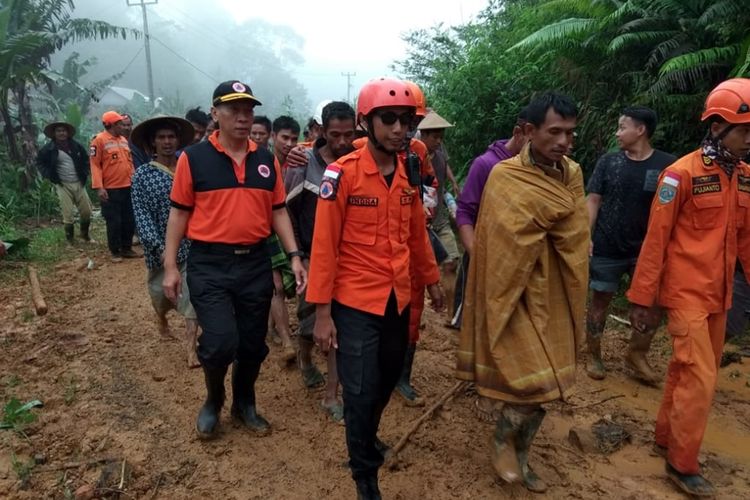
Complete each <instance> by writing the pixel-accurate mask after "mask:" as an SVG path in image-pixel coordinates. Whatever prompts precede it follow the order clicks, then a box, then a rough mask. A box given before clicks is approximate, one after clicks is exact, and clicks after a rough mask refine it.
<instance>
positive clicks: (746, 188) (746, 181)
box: [737, 175, 750, 193]
mask: <svg viewBox="0 0 750 500" xmlns="http://www.w3.org/2000/svg"><path fill="white" fill-rule="evenodd" d="M737 189H738V190H739V191H742V192H743V193H750V176H747V175H739V176H737Z"/></svg>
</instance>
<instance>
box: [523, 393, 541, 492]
mask: <svg viewBox="0 0 750 500" xmlns="http://www.w3.org/2000/svg"><path fill="white" fill-rule="evenodd" d="M546 413H547V412H546V411H544V409H542V408H539V409H538V410H535V411H534V412H533V413H532V414H531V415H529V416H527V417H526V420H524V422H523V424H522V425H521V429H520V430H519V432H518V434H517V435H516V438H515V445H516V456H518V465H519V467H520V468H521V476H522V477H523V484H524V486H526V489H528V490H529V491H533V492H534V493H544V492H545V491H547V485H546V484H545V482H544V481H542V480H541V479H540V478H539V476H537V475H536V473H535V472H534V471H533V470H532V469H531V467H529V449H530V448H531V443H532V442H533V441H534V437H535V436H536V433H537V431H539V427H540V426H541V425H542V420H544V415H545V414H546Z"/></svg>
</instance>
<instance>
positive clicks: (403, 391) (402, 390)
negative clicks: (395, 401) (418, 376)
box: [396, 344, 424, 406]
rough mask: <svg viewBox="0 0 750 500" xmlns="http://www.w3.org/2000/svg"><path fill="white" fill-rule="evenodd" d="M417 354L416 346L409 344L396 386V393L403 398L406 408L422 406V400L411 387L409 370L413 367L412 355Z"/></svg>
mask: <svg viewBox="0 0 750 500" xmlns="http://www.w3.org/2000/svg"><path fill="white" fill-rule="evenodd" d="M416 352H417V345H416V344H409V346H407V348H406V355H405V356H404V367H403V368H402V369H401V377H400V378H399V379H398V384H396V391H397V392H398V394H399V395H400V396H401V397H402V398H404V402H405V403H406V406H424V400H423V399H422V398H421V397H419V394H417V391H416V390H415V389H414V387H413V386H412V385H411V369H412V365H414V354H415V353H416Z"/></svg>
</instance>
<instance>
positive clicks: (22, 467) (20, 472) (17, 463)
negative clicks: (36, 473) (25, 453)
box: [10, 452, 35, 488]
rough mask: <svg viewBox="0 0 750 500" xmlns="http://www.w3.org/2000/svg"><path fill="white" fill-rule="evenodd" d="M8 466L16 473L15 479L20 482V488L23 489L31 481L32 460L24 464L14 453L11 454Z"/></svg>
mask: <svg viewBox="0 0 750 500" xmlns="http://www.w3.org/2000/svg"><path fill="white" fill-rule="evenodd" d="M10 464H11V466H12V467H13V472H15V473H16V477H17V478H18V479H19V481H21V488H25V487H26V486H27V485H28V484H29V480H30V479H31V470H32V469H33V468H34V465H35V463H34V459H33V458H30V459H29V460H28V461H26V462H24V461H22V460H20V459H19V458H18V456H17V455H16V454H15V452H11V453H10Z"/></svg>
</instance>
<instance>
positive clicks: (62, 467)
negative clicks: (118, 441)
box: [34, 458, 116, 472]
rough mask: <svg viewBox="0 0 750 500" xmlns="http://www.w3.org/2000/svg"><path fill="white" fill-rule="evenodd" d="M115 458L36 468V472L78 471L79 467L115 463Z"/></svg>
mask: <svg viewBox="0 0 750 500" xmlns="http://www.w3.org/2000/svg"><path fill="white" fill-rule="evenodd" d="M115 461H116V459H115V458H100V459H98V460H88V461H83V462H68V463H65V464H62V465H54V466H49V467H39V468H35V469H34V472H54V471H58V470H67V469H77V468H78V467H83V466H86V467H91V466H94V465H99V464H104V463H108V462H115Z"/></svg>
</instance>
